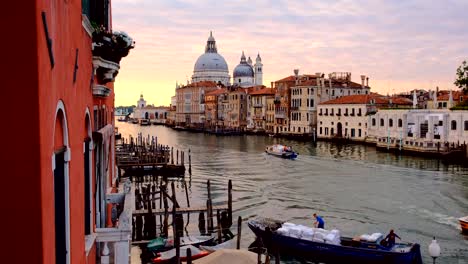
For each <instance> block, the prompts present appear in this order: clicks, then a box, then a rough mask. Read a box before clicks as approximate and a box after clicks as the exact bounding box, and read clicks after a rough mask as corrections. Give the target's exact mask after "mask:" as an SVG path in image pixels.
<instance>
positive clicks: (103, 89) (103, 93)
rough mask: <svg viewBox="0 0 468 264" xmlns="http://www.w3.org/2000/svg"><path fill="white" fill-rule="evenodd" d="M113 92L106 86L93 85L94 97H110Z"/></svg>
mask: <svg viewBox="0 0 468 264" xmlns="http://www.w3.org/2000/svg"><path fill="white" fill-rule="evenodd" d="M111 92H112V90H111V89H109V88H107V86H105V85H100V84H94V85H93V96H97V97H108V96H109V95H110V94H111Z"/></svg>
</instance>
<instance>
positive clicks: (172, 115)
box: [166, 95, 177, 126]
mask: <svg viewBox="0 0 468 264" xmlns="http://www.w3.org/2000/svg"><path fill="white" fill-rule="evenodd" d="M176 107H177V96H175V95H174V96H171V105H170V107H169V112H168V114H167V119H166V124H167V125H168V126H174V125H175V120H176Z"/></svg>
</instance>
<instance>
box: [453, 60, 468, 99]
mask: <svg viewBox="0 0 468 264" xmlns="http://www.w3.org/2000/svg"><path fill="white" fill-rule="evenodd" d="M454 84H455V85H456V86H457V87H458V88H460V89H462V90H463V93H464V94H466V93H468V63H466V61H463V63H462V64H461V65H460V67H458V69H457V79H456V80H455V82H454Z"/></svg>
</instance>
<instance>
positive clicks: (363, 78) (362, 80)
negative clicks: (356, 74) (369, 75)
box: [361, 75, 366, 88]
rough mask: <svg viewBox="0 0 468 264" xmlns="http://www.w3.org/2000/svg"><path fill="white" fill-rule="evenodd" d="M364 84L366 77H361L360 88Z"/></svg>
mask: <svg viewBox="0 0 468 264" xmlns="http://www.w3.org/2000/svg"><path fill="white" fill-rule="evenodd" d="M365 82H366V76H365V75H361V87H362V88H364V86H366V85H365Z"/></svg>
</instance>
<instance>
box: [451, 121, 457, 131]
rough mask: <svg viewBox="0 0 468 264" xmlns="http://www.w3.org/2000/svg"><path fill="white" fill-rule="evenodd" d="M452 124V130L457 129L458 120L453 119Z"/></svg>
mask: <svg viewBox="0 0 468 264" xmlns="http://www.w3.org/2000/svg"><path fill="white" fill-rule="evenodd" d="M451 124H452V126H451V127H452V130H457V121H455V120H452V123H451Z"/></svg>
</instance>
